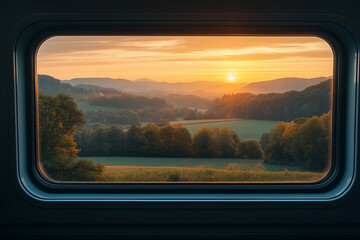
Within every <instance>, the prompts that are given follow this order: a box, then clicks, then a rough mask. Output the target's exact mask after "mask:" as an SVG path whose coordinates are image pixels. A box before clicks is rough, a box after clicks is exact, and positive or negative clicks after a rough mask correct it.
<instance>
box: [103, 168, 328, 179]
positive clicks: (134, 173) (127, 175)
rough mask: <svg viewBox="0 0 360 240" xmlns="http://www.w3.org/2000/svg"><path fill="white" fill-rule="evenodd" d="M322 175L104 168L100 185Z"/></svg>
mask: <svg viewBox="0 0 360 240" xmlns="http://www.w3.org/2000/svg"><path fill="white" fill-rule="evenodd" d="M323 177H324V173H317V172H300V171H282V172H268V171H243V170H220V169H212V168H205V169H204V168H186V167H106V168H105V170H104V172H103V176H102V178H101V179H99V181H104V182H252V183H256V182H315V181H317V180H320V179H321V178H323Z"/></svg>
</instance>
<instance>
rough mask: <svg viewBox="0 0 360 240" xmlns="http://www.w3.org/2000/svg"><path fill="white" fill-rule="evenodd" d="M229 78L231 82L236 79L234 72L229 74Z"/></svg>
mask: <svg viewBox="0 0 360 240" xmlns="http://www.w3.org/2000/svg"><path fill="white" fill-rule="evenodd" d="M227 79H228V80H229V81H230V82H233V81H234V80H235V76H234V74H229V75H228V76H227Z"/></svg>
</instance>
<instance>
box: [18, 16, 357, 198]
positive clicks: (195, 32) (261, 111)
mask: <svg viewBox="0 0 360 240" xmlns="http://www.w3.org/2000/svg"><path fill="white" fill-rule="evenodd" d="M162 24H163V25H162ZM162 24H160V25H159V24H158V23H156V22H146V23H144V22H132V23H128V22H123V23H121V22H112V23H110V22H107V23H103V22H92V23H91V24H90V23H88V22H77V21H70V22H51V21H50V22H40V23H37V24H34V25H32V26H31V27H29V28H27V29H26V31H24V32H23V33H22V34H21V35H20V37H19V39H18V41H17V44H16V49H15V54H16V79H17V82H16V104H17V108H16V113H17V115H16V116H17V134H18V135H17V141H18V145H17V148H18V157H17V166H18V168H17V170H18V176H19V181H20V183H21V185H22V186H24V188H25V189H27V191H28V192H29V193H31V196H36V197H40V198H42V199H51V200H59V199H63V200H64V199H65V200H74V199H77V200H79V199H83V200H86V201H93V200H94V199H102V200H104V201H107V200H111V201H112V200H114V199H116V200H119V201H122V200H126V201H127V200H131V201H133V200H141V201H152V200H154V199H158V200H159V199H161V200H162V201H172V200H179V199H182V200H191V201H192V200H196V201H197V200H201V201H203V200H204V201H218V200H219V199H222V200H226V201H227V200H231V201H248V200H253V199H261V200H266V201H273V200H274V199H279V200H280V199H281V200H286V201H291V200H294V199H297V200H309V199H312V200H320V201H322V200H327V201H330V200H333V199H335V198H336V197H337V196H341V193H345V192H346V189H348V186H349V184H351V182H352V181H349V180H351V179H353V173H354V172H353V171H354V159H355V158H354V157H355V155H354V153H355V152H354V147H355V142H354V139H355V136H354V134H356V131H355V128H356V125H355V124H354V119H355V112H356V110H355V109H356V107H355V103H356V101H355V99H356V93H355V91H356V89H357V88H356V87H355V86H354V84H356V81H354V76H355V74H356V68H355V67H356V63H355V62H354V58H353V56H354V55H353V52H354V51H355V49H356V44H355V43H354V42H353V41H352V38H351V36H349V34H348V33H347V32H346V31H345V30H344V29H343V28H341V27H339V26H335V25H331V24H329V25H328V24H323V23H317V24H316V23H301V24H300V23H299V25H296V24H294V25H291V24H290V25H291V27H290V26H284V25H281V24H279V23H269V22H266V23H265V22H256V23H254V22H253V23H250V22H249V23H245V22H244V23H233V22H230V23H221V22H219V23H216V24H215V23H208V22H206V21H205V22H201V23H200V22H197V23H196V22H193V23H181V22H168V23H162ZM265 25H267V26H269V27H268V28H264V27H263V26H265ZM330 25H331V27H330ZM184 26H186V27H184ZM344 126H345V127H344ZM58 193H61V194H60V195H59V194H58ZM147 193H149V194H147ZM183 193H187V194H186V195H184V194H183Z"/></svg>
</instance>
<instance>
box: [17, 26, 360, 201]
mask: <svg viewBox="0 0 360 240" xmlns="http://www.w3.org/2000/svg"><path fill="white" fill-rule="evenodd" d="M179 27H182V28H184V27H188V29H187V32H181V31H180V30H179V29H180V28H179ZM224 27H225V28H224ZM203 29H205V30H203ZM199 30H200V35H201V31H203V32H202V34H206V35H212V34H218V35H225V34H229V35H237V34H243V35H271V36H274V35H298V36H301V35H315V36H316V35H318V36H320V37H322V38H324V39H326V40H327V41H328V42H330V43H331V44H330V45H331V46H332V47H333V50H334V51H335V54H334V58H335V66H336V69H337V71H336V75H334V79H335V80H336V81H335V85H334V86H335V89H336V91H338V94H339V97H338V98H337V99H336V101H335V102H334V104H335V105H336V109H335V110H336V111H338V113H336V114H335V113H334V114H335V119H336V124H337V125H336V126H337V127H336V129H335V131H336V132H334V134H335V139H334V140H335V141H336V144H335V145H334V146H335V147H336V153H335V155H334V161H333V162H334V163H335V166H334V169H333V171H332V172H331V173H332V175H331V176H329V177H328V178H327V179H326V181H324V182H320V183H318V184H302V185H301V184H259V185H258V184H237V185H236V184H230V185H226V186H224V185H218V184H211V186H209V185H206V184H205V185H201V184H192V185H186V186H182V185H166V184H165V185H161V184H160V185H159V184H146V185H136V184H135V185H134V184H129V185H126V186H123V185H119V184H115V185H114V184H101V188H102V189H100V188H99V187H96V186H95V185H91V184H86V183H85V184H75V185H73V186H65V185H64V184H63V185H56V184H52V183H49V182H46V181H44V179H42V178H41V176H39V174H38V172H37V166H36V151H35V150H36V146H37V138H36V128H35V127H34V126H35V125H34V123H36V122H35V119H36V115H35V111H34V109H35V105H36V102H35V101H36V99H35V97H34V96H35V92H34V91H33V90H34V89H35V88H36V85H35V84H34V83H36V81H35V73H36V69H35V67H36V65H35V64H34V63H35V62H36V61H35V59H34V55H35V54H34V53H35V52H36V49H37V47H38V46H39V44H40V43H41V42H42V41H43V40H45V39H46V38H47V37H50V36H53V35H62V34H68V35H82V34H83V35H90V34H94V35H106V34H109V33H112V34H113V35H117V34H123V35H137V34H138V35H143V34H145V35H146V34H150V35H166V34H169V35H185V34H188V35H197V34H199ZM358 53H359V48H358V42H357V40H356V39H355V38H354V37H353V36H352V34H351V32H349V31H348V30H347V28H346V27H345V26H344V25H341V24H339V23H337V22H331V21H309V22H303V21H291V22H289V21H288V22H281V21H217V22H211V21H173V22H172V21H150V22H149V21H147V22H141V21H95V22H93V21H36V22H33V23H32V24H29V25H28V26H27V27H24V29H23V31H22V32H21V33H20V34H19V37H18V40H17V42H16V44H15V46H14V57H15V69H14V70H15V71H14V79H15V82H14V84H15V90H16V91H15V103H16V116H15V117H16V124H17V128H16V131H17V132H16V136H17V146H16V147H17V159H16V160H17V162H16V164H17V182H18V187H19V190H20V193H21V194H22V195H23V196H24V197H25V198H27V199H29V200H30V201H33V202H36V203H46V204H51V203H52V202H57V203H59V202H78V203H82V202H93V203H96V202H104V201H106V202H113V203H116V202H200V203H205V202H207V203H214V202H217V203H219V202H249V203H255V202H268V203H277V204H281V203H284V202H288V203H291V202H303V203H307V202H312V203H313V202H321V203H323V202H329V203H330V202H336V201H338V200H339V199H344V198H345V196H346V195H347V194H349V193H350V192H351V190H352V186H353V184H354V182H355V180H357V179H356V169H357V163H356V157H357V152H356V147H357V144H358V143H357V140H358V127H357V122H358V91H359V89H358V81H359V79H358V75H359V74H358ZM335 66H334V67H335ZM340 110H341V111H340ZM97 186H99V185H97ZM216 186H220V187H221V188H219V187H217V190H226V191H215V190H216ZM170 189H173V190H179V191H172V190H170ZM180 190H182V191H180Z"/></svg>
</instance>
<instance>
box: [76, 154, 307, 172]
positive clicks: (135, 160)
mask: <svg viewBox="0 0 360 240" xmlns="http://www.w3.org/2000/svg"><path fill="white" fill-rule="evenodd" d="M80 159H89V160H91V161H93V162H94V163H102V164H104V165H106V166H122V167H125V166H126V167H140V166H141V167H186V168H204V169H205V168H211V169H226V170H242V171H267V172H280V171H285V170H288V171H307V170H305V169H302V168H299V167H296V166H291V165H274V164H267V163H264V162H263V160H262V159H238V158H161V157H81V158H80Z"/></svg>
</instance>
